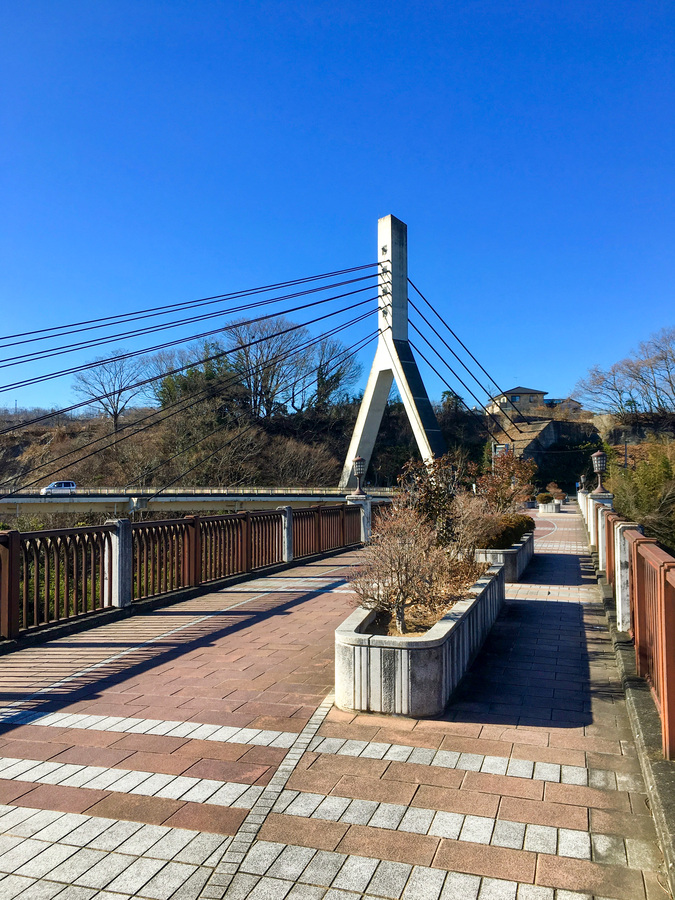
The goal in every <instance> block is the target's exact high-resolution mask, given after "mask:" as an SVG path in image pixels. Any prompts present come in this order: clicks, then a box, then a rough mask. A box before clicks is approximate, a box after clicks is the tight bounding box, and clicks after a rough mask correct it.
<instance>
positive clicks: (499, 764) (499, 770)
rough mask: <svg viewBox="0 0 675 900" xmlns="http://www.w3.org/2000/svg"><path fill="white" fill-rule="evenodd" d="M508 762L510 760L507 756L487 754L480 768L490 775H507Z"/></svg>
mask: <svg viewBox="0 0 675 900" xmlns="http://www.w3.org/2000/svg"><path fill="white" fill-rule="evenodd" d="M508 764H509V761H508V759H507V758H506V757H505V756H486V757H485V758H484V759H483V765H482V766H481V767H480V770H481V772H487V773H488V774H489V775H506V769H507V766H508Z"/></svg>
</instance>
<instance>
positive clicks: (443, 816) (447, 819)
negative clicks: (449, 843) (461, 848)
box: [429, 811, 464, 841]
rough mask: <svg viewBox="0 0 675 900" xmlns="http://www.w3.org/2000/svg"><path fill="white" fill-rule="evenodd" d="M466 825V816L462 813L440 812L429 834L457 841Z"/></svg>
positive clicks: (435, 817)
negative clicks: (463, 826)
mask: <svg viewBox="0 0 675 900" xmlns="http://www.w3.org/2000/svg"><path fill="white" fill-rule="evenodd" d="M463 824H464V816H463V815H461V814H460V813H452V812H443V811H439V812H437V813H436V815H435V816H434V820H433V822H432V823H431V826H430V828H429V834H432V835H434V837H444V838H450V839H451V840H453V841H456V840H457V838H458V837H459V832H460V831H461V830H462V825H463Z"/></svg>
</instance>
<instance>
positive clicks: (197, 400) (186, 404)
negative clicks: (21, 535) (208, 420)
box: [0, 310, 371, 499]
mask: <svg viewBox="0 0 675 900" xmlns="http://www.w3.org/2000/svg"><path fill="white" fill-rule="evenodd" d="M370 315H371V311H370V310H368V311H367V312H365V313H363V314H362V315H361V316H359V317H358V318H356V319H353V320H350V321H349V322H346V323H344V324H343V325H340V326H336V327H335V328H332V329H330V330H329V331H327V332H323V333H322V334H320V335H319V336H318V337H317V338H312V339H310V340H308V341H306V342H304V344H303V345H301V346H300V347H298V348H297V349H295V350H293V351H292V352H291V353H289V354H278V355H277V356H276V357H272V358H271V359H270V360H268V361H267V362H266V364H265V365H264V366H262V367H259V368H261V369H263V370H265V369H267V368H270V367H271V366H272V365H274V364H275V363H276V362H278V361H279V360H280V359H282V358H288V357H290V356H293V355H295V354H297V353H301V352H306V351H307V350H308V349H310V348H311V347H312V346H314V345H316V344H319V343H320V342H321V341H322V340H324V339H326V338H330V337H333V336H335V335H336V334H338V333H339V332H340V331H343V330H344V329H345V328H349V327H352V326H353V325H355V324H358V323H359V322H361V321H363V320H364V319H366V318H368V317H369V316H370ZM236 349H243V347H242V348H236ZM254 368H255V367H249V368H248V369H247V370H246V374H249V373H250V372H251V371H253V370H254ZM160 377H164V376H160ZM240 377H241V373H234V374H233V375H232V377H231V378H230V379H229V380H228V381H227V382H225V383H223V384H221V385H219V389H220V390H221V391H222V390H224V389H225V388H226V387H229V386H230V385H232V384H234V383H236V382H237V381H238V380H239V378H240ZM212 387H213V386H209V387H207V388H205V389H204V390H203V391H201V392H200V393H201V394H205V396H202V397H197V398H193V399H192V400H191V401H190V402H185V401H186V399H187V398H183V399H181V400H178V401H176V402H174V403H172V404H170V405H169V406H167V407H163V408H162V409H159V410H154V411H153V412H152V413H150V414H149V415H147V416H145V417H144V418H142V419H141V420H140V421H136V422H133V423H129V424H128V425H123V426H122V429H120V430H123V429H126V428H134V427H135V426H137V425H139V424H140V423H141V422H144V421H147V419H151V418H156V417H157V416H159V415H161V413H163V412H165V411H166V410H167V409H171V408H172V407H176V406H179V405H180V404H183V406H182V407H181V408H180V409H175V410H174V411H173V412H171V413H169V414H168V415H166V416H163V417H162V418H161V419H157V420H156V421H154V422H150V423H149V424H147V425H144V426H143V427H142V428H136V430H135V431H132V432H130V433H129V434H125V435H124V436H122V437H116V439H115V440H113V441H109V442H108V443H107V444H106V445H105V446H104V447H99V448H98V449H97V450H94V451H92V452H91V453H87V454H86V455H85V456H80V457H78V458H77V459H74V460H73V461H72V462H71V463H70V465H77V464H78V463H81V462H84V461H85V460H86V459H90V458H91V457H92V456H95V455H96V454H97V453H102V452H103V451H105V450H109V449H111V448H112V447H115V446H117V444H120V443H122V441H125V440H127V439H128V438H130V437H134V436H135V435H138V434H141V433H142V432H144V431H147V430H148V429H149V428H153V427H154V426H155V425H159V424H162V423H164V422H165V421H166V420H167V419H170V418H172V417H173V416H175V415H177V414H179V413H181V412H185V411H187V410H188V409H191V408H192V407H193V406H196V405H197V404H198V403H202V402H204V401H205V400H208V399H210V398H211V397H213V396H214V395H213V391H212ZM109 437H110V435H104V436H102V437H100V438H95V439H94V440H92V441H89V442H88V443H87V444H85V445H84V446H82V447H78V448H77V449H76V450H72V451H70V452H69V453H64V454H62V455H61V456H59V457H57V458H56V459H52V460H49V461H48V462H46V463H41V464H40V465H38V466H34V467H33V468H32V469H29V470H28V471H27V472H24V473H23V475H22V477H24V478H25V477H26V476H27V475H31V474H33V473H34V472H37V471H39V470H40V469H43V468H45V467H47V466H49V465H53V464H54V463H56V462H58V461H60V460H61V459H65V458H66V457H69V456H73V455H74V454H76V453H80V452H81V451H82V450H86V449H88V448H89V447H91V446H93V445H94V444H98V443H100V442H101V441H103V440H106V439H108V438H109ZM62 468H63V467H62V466H61V467H58V468H56V469H53V470H52V471H51V472H48V473H46V474H44V475H40V476H39V477H38V478H36V479H34V480H33V481H30V482H28V484H24V485H22V486H21V487H20V488H15V489H14V490H13V491H10V492H9V493H7V494H6V495H5V496H4V497H3V498H0V499H6V498H7V497H11V496H13V495H14V494H18V493H22V492H23V491H25V490H26V489H27V488H29V487H32V486H33V485H35V484H38V483H39V482H40V481H42V480H43V479H45V478H51V477H52V476H54V475H57V474H58V473H59V472H60V471H61V469H62ZM8 483H9V482H4V484H8ZM129 484H133V482H129ZM127 487H128V485H127Z"/></svg>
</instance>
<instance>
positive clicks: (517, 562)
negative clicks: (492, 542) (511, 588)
mask: <svg viewBox="0 0 675 900" xmlns="http://www.w3.org/2000/svg"><path fill="white" fill-rule="evenodd" d="M533 556H534V532H530V533H529V534H526V535H525V536H524V537H523V539H522V540H520V541H516V543H515V544H512V545H511V546H510V547H508V548H507V549H506V550H476V562H482V563H489V564H490V565H491V566H503V567H504V581H506V583H507V584H510V583H513V582H515V581H520V579H521V576H522V574H523V572H524V571H525V569H526V568H527V566H528V563H529V562H530V560H531V559H532V557H533Z"/></svg>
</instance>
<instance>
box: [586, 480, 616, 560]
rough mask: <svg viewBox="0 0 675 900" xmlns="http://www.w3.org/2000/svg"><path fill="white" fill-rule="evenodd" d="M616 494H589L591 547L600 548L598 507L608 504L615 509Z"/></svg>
mask: <svg viewBox="0 0 675 900" xmlns="http://www.w3.org/2000/svg"><path fill="white" fill-rule="evenodd" d="M613 500H614V494H589V495H588V520H587V522H588V533H589V535H590V539H591V547H595V549H596V550H598V512H597V511H598V508H599V507H602V506H607V507H609V509H613V508H614V506H613V504H612V501H613Z"/></svg>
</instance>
